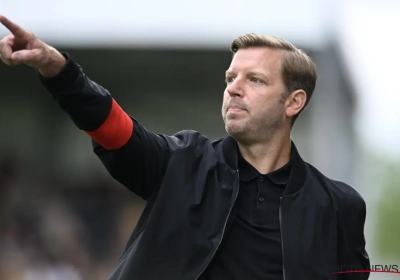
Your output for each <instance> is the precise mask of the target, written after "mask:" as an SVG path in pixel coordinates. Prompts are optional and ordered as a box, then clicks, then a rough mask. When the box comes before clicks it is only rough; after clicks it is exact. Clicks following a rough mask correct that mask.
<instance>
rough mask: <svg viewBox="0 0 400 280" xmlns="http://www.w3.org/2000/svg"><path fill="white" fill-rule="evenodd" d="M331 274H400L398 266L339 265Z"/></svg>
mask: <svg viewBox="0 0 400 280" xmlns="http://www.w3.org/2000/svg"><path fill="white" fill-rule="evenodd" d="M331 271H332V272H331V274H350V273H371V272H372V273H393V274H400V271H399V265H397V264H374V265H369V266H366V267H365V266H362V265H337V266H335V267H333V269H332V270H331Z"/></svg>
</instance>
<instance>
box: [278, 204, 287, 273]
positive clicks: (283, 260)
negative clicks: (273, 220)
mask: <svg viewBox="0 0 400 280" xmlns="http://www.w3.org/2000/svg"><path fill="white" fill-rule="evenodd" d="M281 205H282V197H280V199H279V226H280V231H281V247H282V272H283V280H285V279H286V277H285V257H284V250H283V234H282V211H281V208H282V206H281Z"/></svg>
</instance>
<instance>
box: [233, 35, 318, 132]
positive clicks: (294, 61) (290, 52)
mask: <svg viewBox="0 0 400 280" xmlns="http://www.w3.org/2000/svg"><path fill="white" fill-rule="evenodd" d="M250 47H267V48H272V49H278V50H282V65H281V75H282V80H283V84H284V86H285V93H284V96H283V98H284V99H286V98H287V96H289V95H290V93H292V92H293V91H295V90H298V89H302V90H304V91H305V92H306V95H307V100H306V103H305V105H304V107H303V108H302V109H301V111H300V112H299V113H298V114H297V115H295V116H293V119H292V125H293V124H294V121H295V120H296V119H297V117H298V116H299V115H300V113H301V112H302V111H303V110H304V109H305V107H306V106H307V105H308V103H309V102H310V99H311V97H312V95H313V93H314V89H315V85H316V82H317V78H318V73H317V67H316V66H315V64H314V62H313V61H312V60H311V58H310V56H309V55H308V54H307V53H306V52H304V51H303V50H301V49H298V48H296V47H295V46H294V45H292V44H291V43H289V42H288V41H286V40H283V39H280V38H276V37H273V36H266V35H259V34H255V33H250V34H246V35H243V36H240V37H238V38H236V39H235V40H233V42H232V44H231V51H232V52H233V54H235V53H236V52H237V51H238V50H239V49H246V48H250Z"/></svg>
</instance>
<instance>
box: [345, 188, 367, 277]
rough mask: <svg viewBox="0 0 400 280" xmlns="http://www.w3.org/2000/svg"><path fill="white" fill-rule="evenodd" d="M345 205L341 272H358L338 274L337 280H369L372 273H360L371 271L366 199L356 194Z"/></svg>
mask: <svg viewBox="0 0 400 280" xmlns="http://www.w3.org/2000/svg"><path fill="white" fill-rule="evenodd" d="M354 192H355V191H354ZM345 205H346V206H345V209H344V210H343V213H342V215H341V216H342V218H341V220H342V223H341V226H340V230H339V240H338V244H339V248H338V253H339V254H338V257H339V258H338V260H339V271H341V272H346V271H356V272H353V273H343V274H338V276H339V277H338V278H337V279H340V280H347V279H348V280H350V279H351V280H367V279H368V278H369V275H370V273H369V272H360V271H361V270H364V271H365V270H370V269H371V268H370V260H369V256H368V253H367V251H366V242H365V236H364V226H365V219H366V204H365V201H364V199H363V198H362V197H361V196H360V195H359V194H358V193H357V192H355V194H354V195H351V198H350V199H348V201H347V203H346V204H345Z"/></svg>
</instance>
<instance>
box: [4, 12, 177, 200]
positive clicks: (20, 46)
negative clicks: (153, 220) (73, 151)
mask: <svg viewBox="0 0 400 280" xmlns="http://www.w3.org/2000/svg"><path fill="white" fill-rule="evenodd" d="M0 22H1V23H2V24H3V25H4V26H5V27H6V28H7V29H9V30H10V32H11V35H9V36H7V37H5V38H3V39H2V40H1V41H0V55H1V60H2V61H3V62H4V63H5V64H7V65H10V66H13V65H19V64H25V65H28V66H31V67H34V68H36V69H37V71H38V75H39V77H40V79H41V81H42V82H43V84H44V85H45V86H46V88H47V89H48V91H49V92H50V93H51V95H52V96H53V98H54V99H55V100H56V102H57V103H58V104H59V106H60V107H61V108H62V109H63V110H64V111H65V112H66V113H68V115H69V116H70V117H71V119H72V120H73V122H74V123H75V124H76V126H77V127H78V128H79V129H81V130H83V131H85V132H86V133H87V134H88V135H90V137H91V138H92V140H93V146H94V151H95V153H96V154H97V155H98V157H99V158H100V160H101V161H102V162H103V164H104V165H105V167H106V168H107V170H108V171H109V173H110V174H111V175H112V176H113V177H114V178H115V179H116V180H118V181H119V182H120V183H122V184H123V185H124V186H126V187H127V188H129V189H130V190H132V191H133V192H135V193H136V194H137V195H139V196H141V197H142V198H144V199H147V198H148V197H149V196H150V195H151V194H152V193H153V192H154V191H155V190H156V189H157V188H158V186H159V185H160V183H161V180H162V177H163V174H164V172H165V169H166V166H167V163H168V160H169V157H170V155H171V153H172V151H173V150H174V149H175V148H176V147H177V146H178V145H179V144H180V142H181V141H179V140H178V139H177V138H176V137H170V136H162V135H157V134H154V133H151V132H149V131H147V130H146V129H145V128H144V127H142V126H141V125H140V124H139V123H138V122H137V121H135V120H134V119H133V118H131V117H130V116H128V115H127V114H126V113H125V112H124V110H123V109H122V108H121V107H120V106H119V105H118V103H117V102H116V101H115V100H114V99H113V98H112V96H111V95H110V94H109V92H108V91H107V90H106V89H104V88H103V87H102V86H100V85H98V84H96V83H95V82H93V81H91V80H90V79H89V78H88V77H87V76H86V75H85V74H84V72H83V70H82V68H81V67H80V66H79V65H78V64H76V63H75V62H74V61H73V60H72V59H71V57H70V56H69V55H68V54H65V53H60V52H58V51H57V50H56V49H55V48H53V47H51V46H49V45H47V44H45V43H44V42H42V41H40V40H39V39H38V38H37V37H36V36H34V35H33V34H32V33H30V32H28V31H26V30H24V29H23V28H21V27H20V26H18V25H17V24H15V23H13V22H11V21H10V20H9V19H7V18H5V17H3V16H0Z"/></svg>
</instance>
